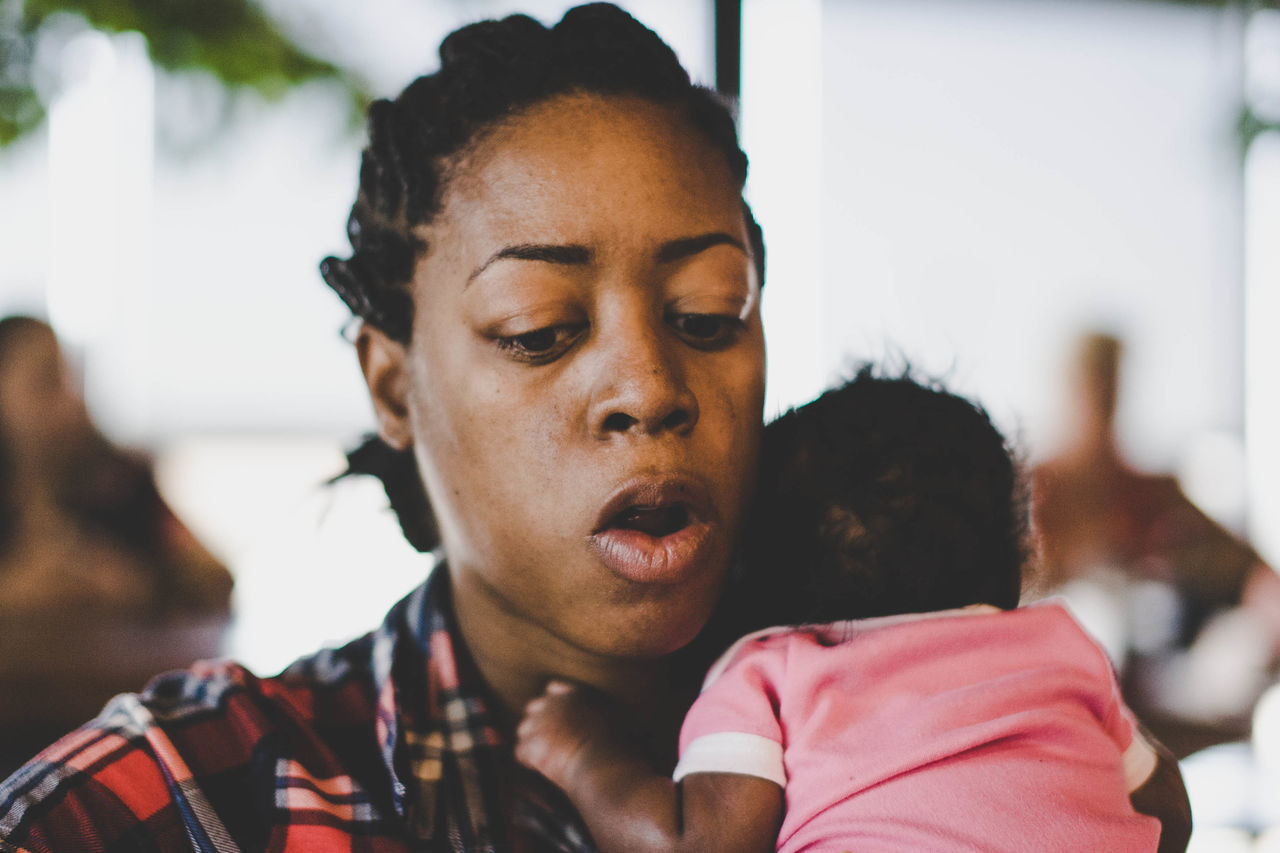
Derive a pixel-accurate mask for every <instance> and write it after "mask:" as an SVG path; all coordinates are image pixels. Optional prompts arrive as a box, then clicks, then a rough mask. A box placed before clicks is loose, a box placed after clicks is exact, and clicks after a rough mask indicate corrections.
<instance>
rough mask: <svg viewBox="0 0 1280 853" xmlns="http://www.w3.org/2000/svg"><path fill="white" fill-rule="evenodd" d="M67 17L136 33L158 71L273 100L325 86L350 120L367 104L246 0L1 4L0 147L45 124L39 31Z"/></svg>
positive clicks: (347, 80) (22, 0)
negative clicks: (341, 97) (195, 74)
mask: <svg viewBox="0 0 1280 853" xmlns="http://www.w3.org/2000/svg"><path fill="white" fill-rule="evenodd" d="M67 13H71V14H74V15H78V16H79V17H81V18H83V19H84V21H85V22H86V23H87V24H88V25H89V26H91V27H93V28H95V29H98V30H101V31H103V32H108V33H119V32H128V31H134V32H138V33H140V34H142V36H143V37H145V38H146V40H147V44H148V48H149V51H150V54H151V59H152V61H153V62H154V63H155V64H156V65H157V66H158V67H159V68H162V69H166V70H170V71H188V70H201V71H206V72H208V73H210V74H212V75H213V76H214V77H215V78H217V79H218V80H220V81H221V82H222V83H224V84H226V85H227V86H228V87H231V88H233V89H248V90H252V91H255V92H258V93H259V94H261V95H263V96H264V97H267V98H272V99H275V98H280V97H282V96H283V95H285V94H287V93H288V92H289V91H290V90H292V89H294V88H295V87H297V86H300V85H302V84H305V83H309V82H312V81H330V82H333V83H336V84H337V85H338V86H339V87H340V88H341V90H342V91H343V92H344V94H345V97H346V98H347V101H348V103H349V106H350V109H351V113H352V116H353V118H356V117H358V116H360V115H362V114H363V112H364V108H365V107H366V106H367V104H368V101H369V95H368V93H367V92H366V91H365V90H364V87H363V86H361V85H360V84H359V83H358V82H357V81H356V80H355V78H354V77H353V75H352V74H350V73H349V72H347V71H345V70H344V69H342V68H339V67H338V66H336V65H334V64H332V63H330V62H327V61H325V60H323V59H320V58H317V57H315V56H312V55H311V54H310V53H308V52H306V51H305V50H304V49H303V48H302V47H300V46H299V45H298V44H296V43H295V42H294V41H293V40H292V39H290V38H289V37H288V35H286V34H285V33H284V32H282V30H281V29H280V27H279V26H278V25H277V24H276V23H275V22H274V21H273V20H272V19H271V18H270V17H269V16H268V15H267V14H266V13H265V12H264V11H263V10H262V9H261V8H260V7H259V6H258V5H257V4H256V3H254V2H252V0H0V146H3V145H6V144H8V143H11V142H13V141H14V140H16V139H18V138H20V137H22V136H23V135H24V134H26V133H29V132H30V131H32V130H34V129H35V128H36V127H37V126H39V124H40V122H41V121H42V120H43V118H44V108H45V105H44V104H43V103H42V102H41V100H40V97H39V93H38V92H37V88H36V81H35V79H34V76H35V67H34V59H33V57H34V55H35V46H36V44H37V40H38V39H39V37H40V31H41V28H42V26H44V25H45V23H46V22H47V21H48V20H49V19H50V18H51V17H52V16H54V15H55V14H56V15H66V14H67Z"/></svg>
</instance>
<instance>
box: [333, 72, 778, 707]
mask: <svg viewBox="0 0 1280 853" xmlns="http://www.w3.org/2000/svg"><path fill="white" fill-rule="evenodd" d="M422 236H423V237H424V238H425V240H426V243H427V245H428V247H429V248H428V250H427V251H426V253H425V254H424V256H423V257H422V258H421V259H420V261H419V263H418V266H417V269H416V272H415V277H414V280H413V283H412V293H413V298H414V302H415V305H416V307H417V310H416V317H415V325H414V328H413V333H412V338H411V343H410V344H409V345H408V347H404V346H401V345H400V344H397V343H395V342H394V341H392V340H390V339H389V338H387V337H386V336H385V335H383V334H382V333H380V332H379V331H377V330H376V329H373V328H371V327H367V328H366V330H365V331H364V332H362V334H361V338H360V341H359V343H358V347H359V351H360V355H361V363H362V366H363V368H364V371H365V375H366V379H367V381H368V383H369V386H370V390H371V394H372V397H373V399H374V404H375V409H376V411H377V414H378V418H379V424H380V432H381V434H382V436H383V438H384V439H386V440H387V441H388V442H389V443H390V444H392V445H393V446H395V447H402V448H403V447H407V446H410V445H412V446H413V447H414V448H415V450H416V451H417V455H418V457H419V461H420V466H421V468H422V474H423V479H424V481H425V483H426V484H427V489H428V493H429V495H430V497H431V501H432V505H433V507H434V509H435V512H436V515H437V518H438V520H439V522H440V526H441V532H442V536H443V540H444V546H445V552H446V554H447V555H448V561H449V570H450V575H451V581H452V587H453V592H454V602H455V609H456V612H457V616H458V620H459V625H460V628H461V630H462V633H463V636H464V638H465V639H466V641H467V644H468V646H469V648H470V651H471V652H472V654H473V656H474V657H475V658H476V661H477V664H478V665H479V666H480V669H481V671H482V673H483V674H484V676H485V678H486V680H487V681H488V682H489V684H490V686H491V687H493V689H494V691H495V693H496V694H497V695H498V697H499V698H500V700H501V701H502V704H503V705H504V706H505V710H506V712H507V713H508V714H509V715H511V718H512V719H514V717H515V715H516V714H517V712H518V710H519V709H520V708H522V707H523V705H524V703H525V702H526V701H528V699H530V698H532V696H534V695H536V694H537V693H538V692H539V691H540V690H541V687H542V685H543V684H544V683H545V682H546V679H547V678H549V677H551V676H560V677H563V678H568V679H571V680H575V681H580V682H584V683H587V684H591V685H594V686H596V687H597V688H600V689H602V690H604V691H605V692H606V693H609V694H611V695H612V696H614V698H615V699H617V700H620V701H621V703H622V704H623V705H624V706H628V707H631V708H632V709H633V710H635V711H636V712H637V713H639V714H645V715H652V714H660V715H663V716H666V715H670V716H671V718H672V719H673V720H674V719H676V718H677V717H678V713H679V710H678V709H673V708H670V707H666V706H667V705H669V703H667V702H666V701H665V700H666V699H667V698H668V693H669V692H670V691H668V690H666V689H665V688H664V686H663V665H662V660H661V659H662V657H663V656H664V655H667V654H669V653H671V652H673V651H675V650H677V649H679V648H680V647H681V646H683V645H684V644H685V643H687V642H688V641H689V640H690V639H692V637H693V636H694V635H695V634H696V633H697V631H698V630H699V629H700V628H701V627H702V625H703V624H704V622H705V621H706V619H707V616H708V614H709V613H710V610H711V608H712V605H713V604H714V602H715V600H716V597H717V596H718V593H719V590H720V587H721V583H722V580H723V576H724V572H725V569H726V567H727V565H728V561H729V559H730V556H731V552H732V548H733V541H734V538H735V536H736V533H737V531H738V528H739V526H740V523H741V519H742V517H743V514H744V511H745V507H746V504H747V501H748V500H749V498H750V491H751V486H752V482H753V478H754V460H755V456H756V453H757V450H758V442H759V436H760V431H761V410H762V406H763V394H764V339H763V333H762V330H761V326H760V316H759V282H758V281H757V279H756V276H755V273H754V269H753V266H752V262H751V258H750V257H749V254H748V250H747V249H746V246H747V234H746V226H745V222H744V219H743V214H742V207H741V195H740V187H738V186H737V185H736V183H735V182H734V180H733V178H732V176H731V174H730V172H729V169H728V166H727V165H726V164H725V163H724V161H723V158H722V157H721V156H720V155H719V154H718V153H717V152H716V150H715V149H714V148H713V147H712V146H711V145H710V144H709V143H708V142H706V140H704V139H703V138H702V137H701V136H700V134H699V133H698V132H697V131H696V130H694V129H692V128H691V127H689V126H688V125H687V124H686V123H685V122H684V121H683V120H681V119H680V117H679V116H678V115H676V114H674V113H673V112H672V111H671V110H669V109H667V108H664V107H661V106H658V105H655V104H653V103H650V102H648V101H645V100H642V99H638V98H633V97H611V98H604V97H601V96H594V95H576V94H575V95H566V96H560V97H557V98H554V99H552V100H550V101H547V102H544V103H541V104H537V105H534V106H533V107H530V108H529V109H527V110H525V111H524V112H522V113H520V114H518V115H516V116H515V117H513V118H511V119H508V120H507V121H506V122H505V123H504V124H502V125H500V126H498V127H496V128H494V129H492V130H491V131H490V132H488V133H487V134H485V136H484V138H483V139H482V140H481V141H480V142H479V143H478V144H476V145H474V146H473V147H472V149H470V150H469V151H468V152H467V154H466V155H465V156H464V157H463V158H460V159H459V161H458V162H457V163H456V164H455V166H454V168H453V169H452V179H451V182H450V183H449V185H448V186H447V188H446V190H445V197H444V203H443V205H442V209H441V212H440V214H439V215H438V216H437V217H436V219H435V220H434V221H433V222H432V223H431V224H430V225H429V226H426V227H424V228H423V229H422ZM637 483H639V484H640V485H641V487H643V488H642V491H643V489H646V488H647V489H650V491H653V490H655V489H656V490H657V491H656V492H654V493H656V494H661V495H664V496H666V497H668V498H669V497H670V496H671V495H676V496H677V497H680V496H694V497H691V498H690V500H691V501H692V503H693V504H694V505H695V506H696V508H697V509H696V515H697V516H698V517H697V521H698V522H699V524H700V525H701V527H699V529H700V530H701V529H702V527H705V530H703V531H702V533H701V534H700V535H699V538H697V546H696V548H693V553H694V556H693V557H692V558H691V559H688V560H685V561H675V562H674V563H671V564H670V566H668V565H667V564H662V568H663V570H662V571H659V572H654V573H652V574H653V576H654V577H656V578H657V579H656V580H654V581H653V582H637V581H636V580H635V579H633V578H631V577H628V576H625V572H620V571H618V570H616V568H615V567H613V566H611V565H610V564H608V562H607V560H602V558H601V556H600V553H599V551H598V549H594V548H593V547H592V541H593V540H592V537H593V534H596V533H597V532H598V531H599V528H600V526H601V518H600V516H601V513H602V512H603V511H604V509H605V507H606V505H609V504H610V501H611V500H614V499H616V498H617V497H618V494H619V491H620V490H622V489H625V488H626V487H628V485H631V486H635V484H637ZM664 489H665V491H663V490H664ZM644 493H645V494H648V493H649V492H644ZM624 502H625V501H624ZM645 577H648V575H646V576H645Z"/></svg>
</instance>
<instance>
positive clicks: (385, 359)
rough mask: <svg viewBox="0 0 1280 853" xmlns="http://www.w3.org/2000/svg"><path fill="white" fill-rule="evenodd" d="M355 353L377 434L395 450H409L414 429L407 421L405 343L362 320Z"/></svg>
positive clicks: (407, 400)
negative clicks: (358, 360)
mask: <svg viewBox="0 0 1280 853" xmlns="http://www.w3.org/2000/svg"><path fill="white" fill-rule="evenodd" d="M356 353H357V354H358V355H359V357H360V370H361V372H362V373H364V382H365V385H367V386H368V387H369V398H370V399H371V400H372V401H373V412H374V415H375V416H376V417H377V419H378V435H379V436H380V437H381V438H382V440H383V441H385V442H386V443H387V444H389V445H390V446H391V447H393V448H395V449H396V450H407V449H409V448H410V447H412V446H413V429H412V427H411V425H410V422H409V377H408V369H407V362H408V356H409V354H408V351H407V349H406V347H405V345H404V344H402V343H400V342H399V341H396V340H393V339H392V338H390V337H388V335H387V333H386V332H384V331H382V330H381V329H379V328H377V327H376V326H373V325H370V324H369V323H361V324H360V331H359V333H357V335H356Z"/></svg>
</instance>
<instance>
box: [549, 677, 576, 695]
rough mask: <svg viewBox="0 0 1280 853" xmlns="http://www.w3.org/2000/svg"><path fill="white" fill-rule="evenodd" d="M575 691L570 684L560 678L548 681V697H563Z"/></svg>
mask: <svg viewBox="0 0 1280 853" xmlns="http://www.w3.org/2000/svg"><path fill="white" fill-rule="evenodd" d="M575 689H576V688H575V687H574V686H573V684H571V683H570V682H568V681H561V680H560V679H558V678H553V679H551V680H550V681H548V682H547V687H546V691H547V695H549V696H563V695H564V694H566V693H572V692H573V691H574V690H575Z"/></svg>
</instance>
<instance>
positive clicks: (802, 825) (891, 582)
mask: <svg viewBox="0 0 1280 853" xmlns="http://www.w3.org/2000/svg"><path fill="white" fill-rule="evenodd" d="M1020 482H1021V481H1020V477H1019V476H1018V471H1017V466H1016V464H1015V463H1014V461H1013V459H1012V458H1011V455H1010V453H1009V451H1008V448H1007V447H1006V445H1005V442H1004V439H1003V438H1002V437H1001V435H1000V433H999V432H998V431H997V430H996V429H995V427H994V426H992V424H991V422H990V420H989V418H988V417H987V415H986V413H985V412H983V411H982V409H980V408H978V407H976V406H975V405H973V404H972V403H970V402H968V401H967V400H964V399H963V398H960V397H957V396H955V395H952V394H949V393H947V392H945V391H943V390H941V389H939V388H937V387H928V386H925V385H921V384H918V383H917V382H915V381H913V380H912V379H910V378H907V377H900V378H880V377H878V376H876V375H875V374H874V373H873V372H872V370H871V369H870V368H864V369H863V370H862V371H861V372H860V373H859V374H858V375H857V376H856V377H855V378H854V379H853V380H852V381H850V382H848V383H847V384H845V385H844V386H842V387H840V388H837V389H835V390H832V391H829V392H827V393H826V394H824V395H823V396H822V397H820V398H818V399H817V400H815V401H814V402H812V403H810V404H808V405H807V406H804V407H803V408H801V409H798V410H795V411H791V412H789V413H787V414H786V415H784V416H782V417H781V418H779V419H778V420H777V421H775V422H774V423H772V424H771V425H770V426H769V427H768V428H767V429H766V431H765V440H764V453H763V456H762V461H761V471H760V480H759V487H758V490H759V494H758V498H757V502H756V508H755V516H754V518H753V520H752V522H751V523H750V524H749V525H748V530H749V532H748V535H747V539H746V543H745V546H744V557H745V561H746V567H747V573H748V578H749V579H750V583H749V585H750V587H751V588H752V589H753V590H758V591H760V592H761V593H762V594H761V595H760V596H759V599H760V600H761V601H763V602H765V603H766V605H765V606H766V607H767V610H766V611H764V612H767V613H768V614H769V617H770V619H771V621H772V622H773V623H774V624H777V623H785V624H786V625H789V626H791V627H777V628H767V629H765V630H761V631H757V632H755V633H752V634H749V635H748V636H746V637H744V638H742V639H741V640H739V641H738V642H736V643H735V644H734V645H733V646H732V647H731V648H730V649H729V650H728V651H727V652H725V653H724V655H723V656H721V658H720V659H719V660H718V661H717V662H716V664H715V665H714V666H713V667H712V668H711V670H710V671H709V673H708V674H707V676H706V679H705V682H704V684H703V690H702V693H701V695H700V696H699V698H698V699H697V701H696V702H695V703H694V704H693V707H692V708H691V709H690V710H689V713H688V715H687V716H686V717H685V720H684V724H683V727H682V729H681V732H680V744H679V746H680V760H679V764H678V765H677V766H676V769H675V773H674V777H673V778H668V777H664V776H662V775H660V774H658V773H656V772H655V771H654V770H653V768H652V765H651V764H650V763H648V762H647V761H646V760H645V758H644V757H643V756H642V755H640V754H638V753H636V752H635V751H634V750H632V749H630V748H629V747H627V746H626V745H625V744H624V743H623V741H622V739H621V737H620V736H619V735H618V734H617V733H616V731H615V728H614V726H613V725H612V724H611V721H610V717H609V715H608V714H607V713H606V711H605V709H604V708H603V707H602V703H601V700H599V699H598V697H594V696H591V695H588V694H587V693H586V691H585V690H584V689H582V688H578V687H574V686H571V685H568V684H565V683H562V682H552V683H551V684H550V685H549V686H548V688H547V691H546V693H544V695H543V696H541V697H540V698H538V699H535V700H533V701H532V702H531V703H530V704H529V705H528V707H527V708H526V711H525V717H524V720H523V721H522V722H521V724H520V727H519V733H518V734H519V741H518V744H517V747H516V757H517V758H518V759H519V760H520V761H522V762H523V763H525V764H527V765H528V766H530V767H533V768H534V769H535V770H538V771H539V772H541V773H542V774H543V775H545V776H546V777H547V778H549V779H550V780H551V781H552V782H554V783H556V784H557V785H559V786H560V787H561V788H562V789H563V790H564V791H565V792H566V793H567V794H568V796H569V797H570V799H571V800H572V801H573V803H574V805H575V806H576V807H577V808H578V811H579V812H580V813H581V814H582V816H583V818H584V819H585V821H586V822H587V825H588V827H589V828H590V830H591V832H592V834H593V836H594V837H595V840H596V842H597V844H598V845H599V846H600V849H601V850H603V851H606V853H607V851H615V850H616V851H639V850H697V851H717V850H726V851H747V850H767V851H771V850H774V849H775V848H776V849H777V850H779V851H798V850H822V851H827V850H831V851H835V850H857V851H886V850H894V851H903V850H958V849H975V850H976V849H981V850H1010V851H1025V850H1029V849H1035V850H1046V851H1047V850H1063V851H1067V850H1070V851H1079V850H1109V851H1126V850H1155V849H1156V848H1157V844H1158V842H1159V839H1160V832H1161V825H1160V822H1159V821H1158V820H1156V819H1154V818H1152V817H1147V816H1144V815H1143V814H1140V813H1138V812H1137V811H1136V810H1135V808H1134V805H1133V804H1131V801H1130V795H1131V794H1132V793H1133V792H1134V791H1135V790H1136V789H1138V788H1139V787H1140V786H1142V785H1143V783H1144V782H1146V781H1147V780H1148V778H1149V777H1151V775H1152V773H1153V771H1154V770H1155V769H1156V767H1157V756H1156V753H1155V751H1154V750H1153V749H1152V747H1151V746H1150V745H1149V744H1148V743H1147V741H1145V740H1144V739H1143V737H1142V736H1141V734H1140V733H1139V731H1138V728H1137V726H1136V723H1135V722H1134V720H1133V718H1132V716H1131V714H1130V713H1129V711H1128V709H1127V708H1126V707H1125V705H1124V703H1123V702H1122V700H1121V698H1120V691H1119V688H1118V686H1117V684H1116V681H1115V677H1114V674H1113V671H1112V669H1111V664H1110V663H1109V661H1108V659H1107V657H1106V656H1105V654H1104V653H1103V652H1102V650H1101V649H1100V648H1099V647H1098V646H1097V645H1096V644H1095V643H1094V642H1093V641H1092V640H1091V639H1090V638H1089V637H1088V636H1087V635H1086V634H1085V633H1084V632H1083V631H1082V630H1081V629H1080V628H1079V627H1078V626H1077V624H1076V623H1075V621H1074V620H1073V619H1072V618H1071V616H1070V615H1069V614H1068V613H1067V611H1066V610H1064V609H1063V608H1062V607H1061V606H1060V605H1058V604H1056V603H1047V604H1039V605H1034V606H1029V607H1024V608H1021V609H1017V603H1018V595H1019V590H1020V585H1021V571H1022V566H1023V563H1024V561H1025V551H1024V548H1025V545H1024V543H1025V542H1026V539H1027V537H1026V514H1025V510H1026V502H1025V499H1024V494H1023V491H1022V488H1021V486H1020ZM1135 802H1136V800H1135Z"/></svg>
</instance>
